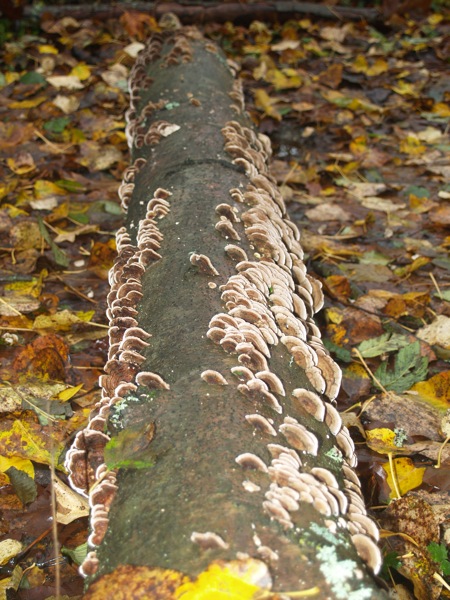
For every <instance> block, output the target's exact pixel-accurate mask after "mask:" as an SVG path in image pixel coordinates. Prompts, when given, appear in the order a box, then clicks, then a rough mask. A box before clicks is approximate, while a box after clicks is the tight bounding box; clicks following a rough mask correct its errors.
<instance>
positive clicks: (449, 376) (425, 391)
mask: <svg viewBox="0 0 450 600" xmlns="http://www.w3.org/2000/svg"><path fill="white" fill-rule="evenodd" d="M412 389H413V390H414V391H415V392H418V393H419V394H420V397H421V398H423V399H425V400H426V401H427V402H429V403H430V404H431V405H433V406H436V407H437V408H440V409H441V410H446V409H447V408H449V406H450V371H443V372H442V373H436V375H433V377H431V378H430V379H428V380H427V381H419V382H418V383H416V384H415V385H414V386H413V387H412Z"/></svg>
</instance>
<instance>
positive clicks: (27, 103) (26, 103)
mask: <svg viewBox="0 0 450 600" xmlns="http://www.w3.org/2000/svg"><path fill="white" fill-rule="evenodd" d="M45 100H46V98H45V96H37V97H36V98H30V99H28V100H16V101H15V102H11V104H9V105H8V108H13V109H16V108H36V106H39V105H40V104H42V103H43V102H44V101H45Z"/></svg>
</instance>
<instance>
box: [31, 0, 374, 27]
mask: <svg viewBox="0 0 450 600" xmlns="http://www.w3.org/2000/svg"><path fill="white" fill-rule="evenodd" d="M127 11H135V12H142V13H145V14H150V15H152V16H153V17H155V18H156V19H160V18H161V17H163V16H164V15H165V14H167V13H173V14H175V15H176V16H177V17H178V18H180V19H182V21H183V23H186V24H188V25H190V24H200V23H211V22H216V23H224V22H226V21H235V22H239V23H249V22H251V21H254V20H256V19H259V20H265V21H277V20H282V21H287V20H289V19H296V18H299V17H300V16H302V15H313V16H316V17H320V18H324V19H334V20H342V21H349V20H350V21H367V22H369V23H374V22H383V13H382V11H381V10H379V9H378V8H376V7H374V8H371V7H364V8H361V7H352V6H336V5H329V6H328V5H327V4H321V3H319V4H317V3H316V2H298V1H292V0H291V1H284V2H279V1H277V2H232V1H231V2H230V1H229V2H214V1H208V0H205V2H182V1H180V2H159V1H157V2H138V1H137V2H135V1H133V2H116V3H108V4H101V3H96V4H92V3H89V4H64V5H56V6H51V5H48V4H46V5H45V6H26V7H25V8H24V16H25V17H27V18H30V17H42V16H44V15H51V16H52V17H54V18H57V19H61V18H62V17H65V16H70V17H73V18H76V19H87V18H96V19H112V18H114V17H120V16H121V15H122V14H123V13H125V12H127Z"/></svg>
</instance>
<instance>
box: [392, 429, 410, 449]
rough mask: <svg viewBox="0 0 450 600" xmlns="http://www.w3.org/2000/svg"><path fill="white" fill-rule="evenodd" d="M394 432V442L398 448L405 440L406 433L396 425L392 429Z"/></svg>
mask: <svg viewBox="0 0 450 600" xmlns="http://www.w3.org/2000/svg"><path fill="white" fill-rule="evenodd" d="M394 433H395V437H394V444H395V445H396V446H398V447H399V448H401V447H402V446H403V443H404V442H406V440H407V439H408V434H407V433H406V431H405V430H404V429H402V428H401V427H396V428H395V429H394Z"/></svg>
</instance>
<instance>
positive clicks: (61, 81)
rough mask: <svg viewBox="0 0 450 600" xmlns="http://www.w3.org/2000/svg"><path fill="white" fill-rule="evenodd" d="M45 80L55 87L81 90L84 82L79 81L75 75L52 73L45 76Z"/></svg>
mask: <svg viewBox="0 0 450 600" xmlns="http://www.w3.org/2000/svg"><path fill="white" fill-rule="evenodd" d="M47 81H48V83H49V84H50V85H52V86H53V87H55V88H57V89H59V88H67V89H68V90H82V89H83V88H84V83H81V81H80V80H79V78H78V77H76V76H75V75H52V76H51V77H47Z"/></svg>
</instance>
